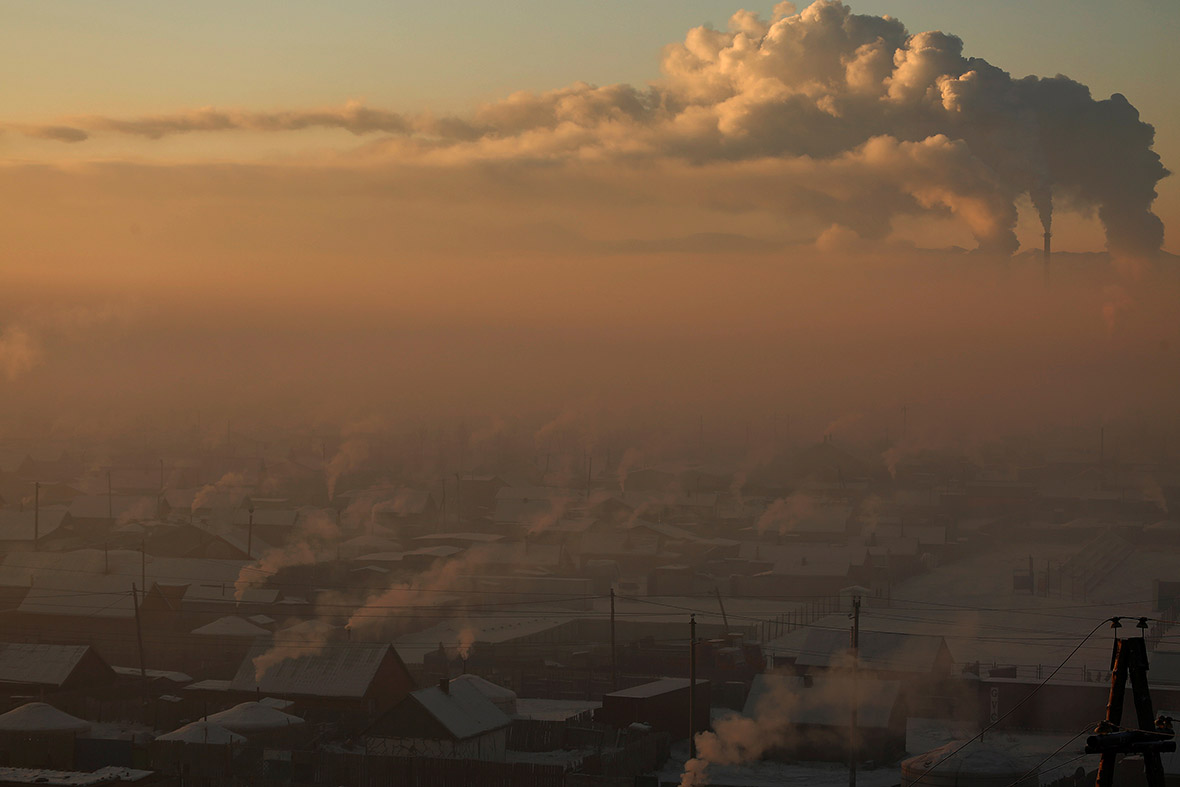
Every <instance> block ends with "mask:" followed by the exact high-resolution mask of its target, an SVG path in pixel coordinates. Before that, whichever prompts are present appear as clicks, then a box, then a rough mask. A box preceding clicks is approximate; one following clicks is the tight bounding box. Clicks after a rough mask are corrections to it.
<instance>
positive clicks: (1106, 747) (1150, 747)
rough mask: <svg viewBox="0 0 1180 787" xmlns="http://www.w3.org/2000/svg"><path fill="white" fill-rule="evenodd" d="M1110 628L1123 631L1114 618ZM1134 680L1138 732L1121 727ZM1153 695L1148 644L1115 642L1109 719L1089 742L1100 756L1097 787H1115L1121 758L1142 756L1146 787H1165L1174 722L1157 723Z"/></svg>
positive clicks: (1134, 639) (1129, 640)
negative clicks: (1166, 756) (1165, 754)
mask: <svg viewBox="0 0 1180 787" xmlns="http://www.w3.org/2000/svg"><path fill="white" fill-rule="evenodd" d="M1110 627H1111V628H1113V629H1118V628H1121V624H1120V623H1119V619H1118V618H1111V626H1110ZM1139 628H1140V629H1142V630H1146V629H1147V618H1140V619H1139ZM1127 678H1130V679H1131V698H1132V700H1133V701H1134V702H1135V716H1136V721H1135V725H1136V727H1137V729H1133V730H1126V729H1122V728H1121V727H1120V723H1121V722H1122V718H1123V695H1124V694H1125V693H1126V689H1127ZM1154 715H1155V714H1154V712H1153V711H1152V708H1151V693H1150V691H1149V689H1148V686H1147V643H1146V642H1145V641H1144V640H1143V638H1142V637H1129V638H1126V639H1115V641H1114V653H1113V655H1112V663H1111V671H1110V698H1109V699H1108V700H1107V703H1106V719H1105V720H1104V721H1103V722H1102V723H1101V724H1099V725H1098V729H1097V730H1095V733H1096V734H1095V735H1091V736H1090V737H1089V738H1087V739H1086V753H1087V754H1101V755H1102V759H1101V761H1100V762H1099V764H1098V779H1097V781H1096V782H1095V783H1096V785H1097V787H1112V786H1113V784H1114V768H1115V762H1116V760H1117V759H1118V755H1120V754H1142V755H1143V770H1144V773H1145V775H1146V782H1147V787H1164V768H1163V763H1162V762H1161V761H1160V753H1161V752H1171V751H1176V743H1175V741H1174V740H1173V737H1174V734H1173V731H1172V726H1171V720H1170V719H1165V718H1164V717H1161V718H1159V719H1155V718H1153V717H1154Z"/></svg>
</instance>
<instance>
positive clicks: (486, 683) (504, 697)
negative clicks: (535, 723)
mask: <svg viewBox="0 0 1180 787" xmlns="http://www.w3.org/2000/svg"><path fill="white" fill-rule="evenodd" d="M456 683H468V684H470V685H472V686H474V687H475V688H476V689H478V690H479V692H480V693H481V694H483V695H484V696H485V697H487V698H488V699H489V700H491V701H492V704H493V705H495V706H496V707H497V708H499V709H500V710H502V711H504V712H505V713H507V714H509V715H511V714H513V713H516V692H515V691H513V690H512V689H509V688H505V687H504V686H500V685H498V684H496V683H492V682H491V681H490V680H487V679H485V678H481V677H480V676H479V675H472V674H470V673H464V674H462V675H460V676H459V677H457V678H452V679H451V686H454V685H455V684H456Z"/></svg>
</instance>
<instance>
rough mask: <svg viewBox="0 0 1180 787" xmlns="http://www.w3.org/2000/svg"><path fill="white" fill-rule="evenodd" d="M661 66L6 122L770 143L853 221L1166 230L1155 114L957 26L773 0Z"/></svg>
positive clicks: (725, 154)
mask: <svg viewBox="0 0 1180 787" xmlns="http://www.w3.org/2000/svg"><path fill="white" fill-rule="evenodd" d="M662 70H663V74H664V76H663V78H662V79H660V80H658V81H656V82H654V83H652V84H651V85H649V86H647V87H643V88H639V87H633V86H630V85H625V84H618V85H608V86H603V87H598V86H594V85H589V84H585V83H575V84H573V85H570V86H568V87H565V88H561V89H558V90H552V91H549V92H543V93H527V92H522V93H516V94H513V95H511V96H509V97H508V98H506V99H504V100H502V101H499V102H496V103H492V104H489V105H486V106H484V107H482V108H480V109H479V110H478V111H476V112H475V113H473V114H472V115H470V116H468V117H443V118H439V117H435V116H418V117H410V116H405V115H401V114H397V113H393V112H387V111H383V110H378V109H370V108H366V107H364V106H363V105H361V104H358V103H350V104H348V105H346V106H344V107H342V108H332V109H316V110H292V111H283V112H269V113H264V112H249V111H222V110H216V109H200V110H195V111H191V112H185V113H179V114H175V115H160V116H148V117H140V118H113V117H94V116H91V117H82V118H74V119H72V120H67V121H62V122H55V123H53V124H48V125H45V126H37V127H28V126H21V127H14V129H15V130H17V131H21V132H23V133H26V134H29V135H32V136H36V137H40V138H46V139H56V140H63V141H67V142H80V141H84V140H85V139H87V138H88V137H89V135H90V134H93V133H117V134H131V135H137V136H142V137H148V138H153V139H155V138H160V137H163V136H167V135H171V134H179V133H188V132H216V131H229V130H239V131H240V130H248V131H254V132H276V131H298V130H302V129H306V128H311V127H326V128H338V129H346V130H348V131H350V132H353V133H355V134H368V133H373V134H384V135H386V137H387V140H388V141H386V142H383V143H380V144H379V145H378V146H377V149H379V150H383V151H385V152H386V153H388V154H391V155H394V156H396V157H399V158H403V157H404V158H407V159H408V158H411V157H413V158H414V159H415V160H427V159H429V160H433V161H436V162H443V163H448V164H453V163H455V162H457V161H473V160H474V161H496V162H503V161H511V160H517V161H521V160H523V161H542V160H543V161H547V162H551V163H552V162H558V161H566V162H571V163H574V162H583V163H584V162H597V163H602V162H604V161H613V162H615V163H621V164H623V165H628V164H635V165H641V164H643V163H645V162H648V163H650V162H651V161H652V160H654V159H669V160H676V161H680V162H687V163H689V164H692V165H704V164H710V163H718V162H737V161H757V162H763V163H765V162H767V161H768V160H778V161H780V162H791V164H792V165H791V166H789V167H787V168H786V169H784V170H777V171H776V170H774V169H770V170H767V171H768V172H769V173H770V175H771V177H773V178H779V179H785V180H786V181H787V182H788V183H789V184H790V186H791V188H792V189H793V190H794V191H796V192H803V193H804V197H803V199H804V201H805V202H807V203H809V205H810V209H811V210H812V211H815V212H817V213H820V214H822V216H821V217H822V218H824V219H826V220H829V221H830V222H831V223H832V224H833V225H844V226H846V227H847V228H848V229H849V230H851V231H852V232H854V233H855V234H856V235H857V236H860V237H864V238H882V237H884V236H885V235H887V234H888V232H889V230H890V227H891V222H892V220H893V218H894V217H896V216H898V215H902V214H907V213H927V212H933V213H936V214H939V213H947V212H949V213H951V214H953V215H955V216H957V217H958V218H959V219H960V220H961V221H963V222H965V223H966V224H967V225H968V226H969V227H970V229H971V231H972V232H973V233H974V235H975V237H976V238H977V240H978V243H979V245H980V247H981V248H983V249H985V250H990V251H995V252H999V253H1011V252H1013V251H1014V250H1015V249H1016V247H1017V241H1016V236H1015V233H1014V228H1015V224H1016V209H1015V201H1016V199H1017V197H1019V196H1020V195H1027V197H1028V198H1029V199H1030V200H1031V202H1032V203H1033V205H1034V206H1035V208H1036V210H1037V212H1038V214H1039V215H1040V218H1041V221H1042V223H1043V225H1044V228H1045V230H1046V231H1048V230H1049V228H1050V223H1051V220H1052V211H1053V203H1054V198H1055V197H1064V198H1065V200H1063V201H1064V202H1067V203H1068V204H1069V205H1071V206H1076V207H1079V208H1082V209H1096V211H1097V214H1098V216H1099V217H1100V219H1101V220H1102V223H1103V225H1104V226H1105V229H1106V236H1107V244H1108V246H1109V248H1110V250H1111V251H1112V252H1114V253H1116V254H1118V255H1122V256H1130V257H1136V256H1142V255H1145V254H1151V253H1153V252H1156V251H1158V250H1159V248H1160V246H1161V244H1162V242H1163V224H1162V222H1161V221H1160V220H1159V218H1158V217H1156V216H1155V215H1154V214H1153V213H1152V211H1151V207H1152V203H1153V201H1154V200H1155V197H1156V191H1155V186H1156V183H1157V182H1158V181H1159V180H1160V179H1161V178H1163V177H1165V176H1166V175H1167V174H1168V172H1167V170H1166V169H1165V168H1164V167H1163V165H1162V164H1161V162H1160V159H1159V156H1158V155H1157V154H1156V153H1155V152H1154V151H1153V150H1152V144H1153V141H1154V129H1153V128H1152V126H1150V125H1148V124H1147V123H1144V122H1142V121H1141V120H1140V119H1139V113H1138V111H1137V110H1136V109H1135V107H1133V106H1132V105H1131V104H1130V103H1129V102H1128V101H1127V99H1126V98H1125V97H1124V96H1122V95H1121V94H1117V93H1116V94H1114V95H1112V96H1111V97H1110V98H1107V99H1102V100H1096V99H1095V98H1094V97H1093V96H1092V95H1091V94H1090V90H1089V88H1087V87H1086V86H1085V85H1083V84H1080V83H1078V82H1076V81H1074V80H1072V79H1069V78H1068V77H1065V76H1062V75H1057V76H1052V77H1036V76H1029V77H1023V78H1019V79H1017V78H1013V77H1012V76H1011V75H1010V74H1009V73H1008V72H1006V71H1003V70H1002V69H1000V68H998V67H997V66H994V65H992V64H991V63H989V62H987V61H986V60H983V59H981V58H978V57H968V56H965V55H964V52H963V42H962V40H960V39H959V38H958V37H956V36H954V35H950V34H947V33H943V32H938V31H929V32H920V33H910V32H909V31H908V30H907V29H906V28H905V26H904V25H903V24H902V22H901V21H899V20H898V19H895V18H892V17H888V16H885V17H877V16H871V15H860V14H854V13H852V11H851V10H850V9H849V8H848V7H847V6H845V5H844V4H842V3H840V2H836V1H835V0H818V2H815V3H813V4H811V5H810V6H808V7H807V8H805V9H804V10H803V11H802V12H799V13H796V12H795V7H794V6H793V5H792V4H790V3H780V4H779V5H778V6H776V7H775V9H774V12H773V14H772V16H771V18H770V19H769V20H764V19H762V18H760V17H759V16H758V15H757V14H754V13H751V12H748V11H739V12H738V13H736V14H734V16H733V17H732V18H731V19H730V21H729V28H728V30H724V31H723V30H714V29H712V28H709V27H698V28H695V29H693V30H691V31H689V33H688V35H687V36H686V37H685V39H684V41H683V42H682V43H679V44H675V45H672V46H669V47H668V48H667V49H666V50H665V52H664V55H663V61H662ZM423 157H426V158H425V159H424V158H423ZM772 193H773V191H772ZM722 198H723V197H722ZM752 198H753V197H752V196H751V195H750V194H746V195H745V197H741V196H739V197H737V199H738V200H739V201H740V200H743V199H744V200H749V199H752ZM789 202H790V200H787V201H785V202H784V204H781V205H779V206H778V207H779V209H780V210H782V209H790V206H789V204H786V203H789Z"/></svg>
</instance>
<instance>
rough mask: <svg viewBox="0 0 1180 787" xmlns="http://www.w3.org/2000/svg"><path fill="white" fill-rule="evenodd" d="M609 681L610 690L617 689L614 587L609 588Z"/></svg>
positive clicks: (617, 670) (617, 661)
mask: <svg viewBox="0 0 1180 787" xmlns="http://www.w3.org/2000/svg"><path fill="white" fill-rule="evenodd" d="M610 683H611V691H618V690H619V650H618V648H617V647H616V645H615V589H614V588H611V589H610Z"/></svg>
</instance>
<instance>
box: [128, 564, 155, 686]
mask: <svg viewBox="0 0 1180 787" xmlns="http://www.w3.org/2000/svg"><path fill="white" fill-rule="evenodd" d="M131 604H132V606H133V607H134V608H135V643H136V646H137V647H138V648H139V677H140V678H142V679H143V692H144V699H145V700H148V701H150V700H151V697H152V689H151V685H150V684H149V683H148V679H147V665H146V664H145V663H144V660H143V626H142V624H141V623H140V621H139V594H138V593H137V592H136V589H135V583H134V582H132V583H131Z"/></svg>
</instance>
